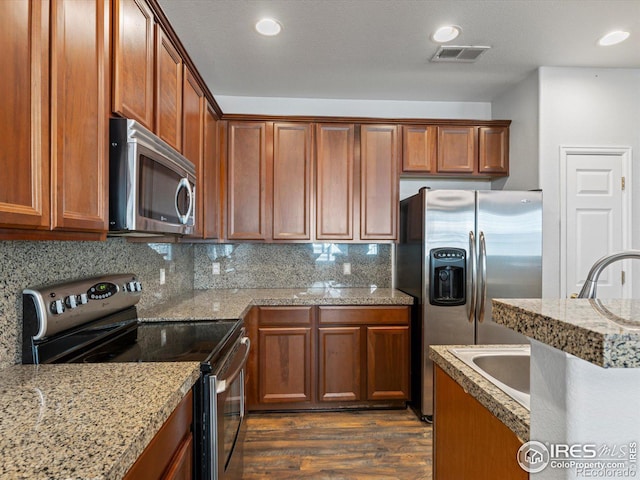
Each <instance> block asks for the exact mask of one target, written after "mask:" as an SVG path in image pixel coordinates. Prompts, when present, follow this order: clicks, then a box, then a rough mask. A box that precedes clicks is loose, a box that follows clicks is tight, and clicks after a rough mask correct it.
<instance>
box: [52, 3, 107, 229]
mask: <svg viewBox="0 0 640 480" xmlns="http://www.w3.org/2000/svg"><path fill="white" fill-rule="evenodd" d="M109 5H110V2H107V1H96V0H55V1H53V2H51V122H52V124H51V134H52V138H51V175H52V190H53V192H52V193H53V195H52V198H53V204H52V226H53V228H57V229H65V230H74V231H82V230H87V231H106V230H107V227H108V223H107V222H108V214H109V207H108V204H107V202H108V168H109V165H108V160H109V159H108V140H109V123H108V120H109V95H108V92H109V25H110V23H109ZM78 19H82V20H81V21H82V22H83V27H82V28H78V21H79V20H78Z"/></svg>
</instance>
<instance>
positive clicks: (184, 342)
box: [73, 320, 239, 363]
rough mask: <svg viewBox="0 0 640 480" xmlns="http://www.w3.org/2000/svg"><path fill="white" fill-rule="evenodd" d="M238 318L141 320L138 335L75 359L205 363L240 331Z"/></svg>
mask: <svg viewBox="0 0 640 480" xmlns="http://www.w3.org/2000/svg"><path fill="white" fill-rule="evenodd" d="M238 323H239V322H238V321H235V320H219V321H210V322H179V323H177V322H162V323H142V324H139V325H138V328H137V338H135V339H134V338H129V339H128V340H126V341H121V342H115V343H112V344H107V345H103V346H101V347H98V348H96V349H94V350H92V351H91V352H88V353H86V354H83V355H82V356H80V357H78V358H76V359H74V360H73V361H74V362H84V363H114V362H190V361H194V362H208V361H211V359H212V358H214V357H215V356H216V355H217V354H218V353H219V352H220V350H221V349H222V348H223V347H224V345H225V344H227V343H228V342H227V340H229V339H231V338H232V337H234V336H235V335H238V334H239V328H237V327H239V325H238Z"/></svg>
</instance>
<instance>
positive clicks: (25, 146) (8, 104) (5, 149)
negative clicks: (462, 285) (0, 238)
mask: <svg viewBox="0 0 640 480" xmlns="http://www.w3.org/2000/svg"><path fill="white" fill-rule="evenodd" d="M0 44H2V55H3V61H4V62H5V65H6V66H7V68H5V69H4V71H3V72H2V75H0V91H2V92H3V95H2V98H1V99H0V105H1V108H0V144H1V145H2V148H0V169H1V170H2V175H0V224H2V227H16V226H17V227H20V226H23V227H24V226H27V227H30V228H33V227H40V228H48V226H49V216H50V206H49V3H48V2H43V1H41V0H13V1H10V2H9V1H3V2H0Z"/></svg>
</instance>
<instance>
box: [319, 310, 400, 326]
mask: <svg viewBox="0 0 640 480" xmlns="http://www.w3.org/2000/svg"><path fill="white" fill-rule="evenodd" d="M319 311H320V318H319V320H320V323H321V324H351V325H354V324H356V325H363V324H368V325H408V323H409V308H408V307H405V306H388V307H355V306H353V307H352V306H347V307H328V306H327V307H319Z"/></svg>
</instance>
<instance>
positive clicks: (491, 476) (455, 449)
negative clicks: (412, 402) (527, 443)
mask: <svg viewBox="0 0 640 480" xmlns="http://www.w3.org/2000/svg"><path fill="white" fill-rule="evenodd" d="M434 380H435V412H434V444H433V445H434V447H433V448H434V461H433V465H434V471H433V473H434V476H433V478H434V479H435V480H449V479H452V478H473V479H474V480H495V479H497V478H505V479H507V478H508V479H510V480H524V479H527V478H529V475H528V474H527V473H526V472H525V471H524V470H522V469H521V468H520V466H519V465H518V462H517V460H516V454H517V452H518V449H519V448H520V446H521V445H522V442H521V441H520V439H518V437H517V436H516V435H515V434H514V433H513V432H512V431H511V430H509V428H507V427H506V426H505V425H504V424H503V423H502V422H501V421H500V420H498V419H497V418H496V417H495V416H494V415H493V414H492V413H491V412H489V410H487V409H486V408H485V407H483V406H482V405H481V404H480V402H478V401H477V400H476V399H475V398H473V397H472V396H471V395H469V394H468V393H466V392H465V391H464V390H463V388H462V387H461V386H460V385H458V383H456V382H455V380H453V379H452V378H451V377H450V376H449V375H447V374H446V373H445V372H444V371H443V370H442V369H441V368H440V367H438V366H436V367H435V369H434Z"/></svg>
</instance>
